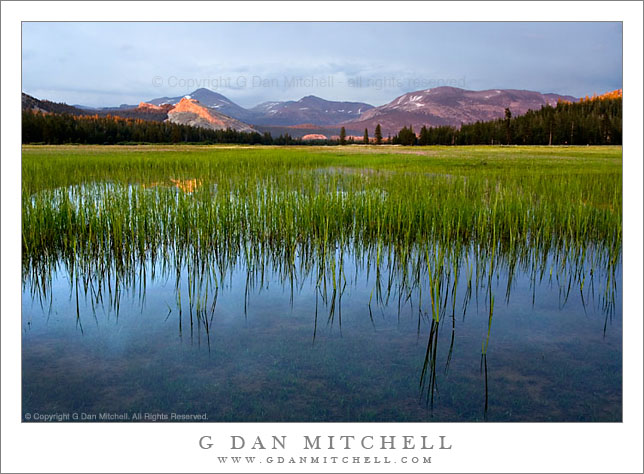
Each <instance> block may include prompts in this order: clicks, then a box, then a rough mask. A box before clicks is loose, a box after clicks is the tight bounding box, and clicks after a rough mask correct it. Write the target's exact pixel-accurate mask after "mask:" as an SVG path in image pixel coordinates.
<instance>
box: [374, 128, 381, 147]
mask: <svg viewBox="0 0 644 474" xmlns="http://www.w3.org/2000/svg"><path fill="white" fill-rule="evenodd" d="M375 135H376V145H382V128H380V124H378V125H376V132H375Z"/></svg>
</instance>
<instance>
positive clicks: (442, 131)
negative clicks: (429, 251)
mask: <svg viewBox="0 0 644 474" xmlns="http://www.w3.org/2000/svg"><path fill="white" fill-rule="evenodd" d="M361 141H362V143H375V144H377V145H379V144H382V143H393V144H400V145H621V143H622V99H621V97H619V98H607V99H596V100H593V99H591V100H582V101H580V102H577V103H569V102H559V103H558V104H557V105H556V106H554V107H553V106H550V105H546V106H543V107H542V108H541V109H540V110H535V111H533V110H531V111H528V112H527V113H525V114H524V115H520V116H517V117H513V116H512V112H511V111H510V110H509V109H506V111H505V116H504V117H503V118H501V119H497V120H490V121H486V122H476V123H471V124H463V125H461V127H460V128H459V127H452V126H440V127H426V126H424V127H422V128H421V129H420V132H419V134H418V135H417V134H416V132H415V131H414V130H413V128H412V127H411V126H409V127H403V128H402V129H401V130H400V131H399V132H398V133H397V134H395V135H394V136H393V137H390V138H387V139H383V136H382V128H381V127H380V125H379V124H378V126H377V127H376V128H375V131H374V140H371V141H370V140H369V132H368V130H367V129H365V131H364V137H363V140H361ZM22 142H23V143H46V144H54V145H57V144H64V143H79V144H101V145H102V144H107V145H110V144H127V143H180V142H183V143H204V144H208V143H213V144H214V143H239V144H252V145H259V144H262V145H319V144H326V145H338V144H339V145H344V144H347V143H357V141H354V140H353V137H350V138H349V139H347V134H346V131H345V128H344V127H342V129H341V130H340V134H339V138H338V139H337V140H334V139H327V140H306V141H305V140H302V139H301V138H296V137H292V136H290V135H289V134H282V135H280V136H279V137H272V136H271V134H270V133H269V132H265V133H259V132H238V131H236V130H232V129H226V130H210V129H206V128H200V127H191V126H188V125H179V124H174V123H170V122H158V121H149V120H141V119H132V118H123V117H118V116H112V115H107V116H98V115H83V116H78V115H72V114H68V113H62V114H54V113H42V112H38V111H33V110H28V109H26V110H23V112H22Z"/></svg>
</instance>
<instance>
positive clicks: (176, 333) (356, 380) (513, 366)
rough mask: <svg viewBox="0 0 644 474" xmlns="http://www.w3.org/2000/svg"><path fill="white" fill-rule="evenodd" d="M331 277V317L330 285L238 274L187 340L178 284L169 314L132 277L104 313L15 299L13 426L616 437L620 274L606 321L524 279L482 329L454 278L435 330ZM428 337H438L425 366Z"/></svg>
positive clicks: (62, 288)
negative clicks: (196, 420)
mask: <svg viewBox="0 0 644 474" xmlns="http://www.w3.org/2000/svg"><path fill="white" fill-rule="evenodd" d="M345 271H346V286H345V287H344V291H343V292H342V295H341V298H340V296H339V294H340V290H341V288H338V291H336V295H335V303H332V300H333V298H332V293H333V290H332V288H331V286H330V281H329V282H328V283H329V286H327V290H326V301H325V298H324V297H323V295H324V291H323V290H322V289H321V287H317V286H316V279H315V278H314V277H312V276H310V275H308V276H300V278H299V279H298V281H296V282H295V283H294V285H293V287H291V284H290V281H288V280H287V281H284V280H283V278H282V277H280V275H279V274H277V273H275V272H270V271H267V272H266V274H265V275H264V281H263V284H262V283H261V282H260V280H259V279H258V280H257V281H254V282H253V281H252V279H251V284H248V282H247V272H246V269H245V268H243V266H241V265H238V266H237V267H235V268H234V269H233V270H232V271H231V272H229V273H228V275H227V276H226V278H225V279H224V280H223V282H220V286H219V289H218V291H217V300H216V306H215V308H214V313H211V312H210V310H211V308H212V301H213V296H214V295H213V289H212V288H211V289H210V290H209V296H208V299H207V302H206V304H207V308H208V310H207V311H206V313H205V315H204V314H203V312H202V314H201V315H200V316H199V317H197V315H196V313H197V308H196V304H194V303H193V316H192V324H191V317H190V303H189V298H188V284H189V282H188V277H187V274H186V273H187V272H184V274H182V277H181V280H180V281H181V289H182V291H181V304H180V305H179V304H178V302H177V294H176V291H175V278H174V273H172V275H170V276H168V275H166V276H165V277H163V276H162V275H157V276H156V278H155V279H154V280H152V278H151V277H150V276H149V275H146V277H145V283H146V284H145V287H143V286H140V283H142V282H141V281H137V282H135V283H134V284H133V285H131V286H128V285H126V286H125V291H123V293H122V294H121V295H120V298H119V309H118V311H117V310H116V308H115V307H114V305H113V304H111V303H109V302H108V300H109V298H108V296H107V295H103V296H104V297H103V302H102V303H100V302H99V303H96V302H95V303H94V304H92V297H91V295H92V291H91V289H90V290H89V291H88V295H86V294H85V291H84V289H83V287H82V285H80V288H79V293H78V310H77V300H76V289H75V288H76V287H75V285H74V284H71V283H70V279H69V275H68V274H67V273H66V272H65V270H63V269H59V270H58V272H55V273H54V276H53V279H52V282H51V283H52V286H51V288H48V291H47V292H46V295H45V298H46V299H45V300H43V301H42V303H41V301H40V299H39V298H38V297H34V295H33V294H32V292H31V290H32V287H31V285H30V284H29V283H25V285H24V291H23V309H22V328H23V335H22V374H23V380H22V398H23V407H22V411H23V419H25V420H27V418H29V420H30V421H33V420H34V414H38V415H43V414H70V416H71V414H77V415H78V416H80V414H83V415H82V416H83V417H84V418H85V419H89V420H90V421H96V419H98V415H99V414H102V413H118V414H124V415H125V416H126V421H137V420H133V417H135V415H136V414H143V415H144V416H145V414H146V413H148V414H164V415H170V414H172V413H176V414H188V415H190V414H194V415H197V414H198V415H199V416H202V417H204V418H205V419H206V420H207V421H262V422H280V421H297V422H314V421H344V422H362V421H418V422H420V421H423V422H425V421H450V422H457V421H463V422H469V421H486V420H487V421H492V422H495V421H504V422H505V421H604V422H605V421H613V422H614V421H621V418H622V310H621V308H622V302H621V268H620V269H618V271H617V272H616V276H617V280H616V284H615V288H616V291H615V293H614V295H613V297H614V301H613V303H614V305H613V306H612V310H611V311H606V309H605V308H604V307H603V306H602V291H603V289H602V288H601V285H599V284H597V285H595V287H594V288H592V289H591V287H590V285H589V284H588V282H587V283H586V284H585V286H584V294H583V297H584V298H583V302H582V294H581V292H580V288H579V285H578V284H577V285H576V286H575V285H574V284H573V285H572V289H571V290H570V292H569V295H568V297H567V299H566V298H565V297H564V296H562V294H565V291H564V293H562V288H563V289H564V290H565V289H566V284H565V282H561V281H559V282H558V281H556V279H547V278H546V279H544V280H543V281H541V282H536V283H535V284H534V285H531V283H530V279H529V277H528V275H526V274H525V273H522V272H518V273H517V274H516V275H515V278H514V280H513V283H512V285H511V292H510V296H509V300H508V301H506V298H505V296H506V287H507V279H506V278H507V277H506V276H505V275H504V274H503V271H499V274H498V278H497V277H495V278H494V279H493V280H492V292H493V294H494V296H495V299H494V301H495V303H494V308H493V309H494V311H493V317H492V320H491V324H490V323H489V321H490V319H489V301H488V297H487V294H488V293H487V290H486V289H479V291H478V292H477V291H476V289H474V290H473V291H472V294H471V297H470V299H469V302H468V303H467V305H466V306H465V307H464V302H465V301H466V285H465V284H464V282H463V281H462V278H461V280H459V284H458V286H457V289H456V291H455V293H454V295H455V296H454V297H453V298H454V300H453V301H454V303H452V294H451V288H448V289H447V290H446V291H447V299H446V301H447V304H446V305H445V311H444V314H441V315H440V320H439V322H438V324H437V325H436V323H432V316H431V304H430V302H429V292H428V290H426V288H425V289H424V290H423V291H424V293H423V294H422V298H421V295H419V292H418V290H417V289H416V290H414V291H413V292H412V294H411V296H410V297H409V299H407V295H406V294H403V295H402V297H401V299H400V303H399V298H398V293H397V291H396V285H395V282H394V285H393V287H392V291H391V294H390V295H389V299H388V301H387V299H386V295H384V296H382V298H378V297H377V296H374V295H375V290H374V288H375V285H376V283H375V275H374V272H373V271H372V272H370V273H369V276H368V277H367V273H366V271H365V267H356V266H352V265H347V268H346V270H345ZM598 275H599V272H597V271H596V272H595V277H596V278H597V280H598V281H599V280H600V278H599V276H598ZM383 279H384V280H385V282H386V280H387V275H385V276H384V278H383ZM587 281H588V280H587ZM425 283H426V282H424V283H423V285H424V284H425ZM421 286H422V285H421ZM477 293H478V294H477ZM444 297H445V291H443V293H441V298H444ZM533 299H534V303H533ZM370 301H371V305H369V302H370ZM419 301H420V310H419ZM179 308H181V311H179ZM316 308H317V310H316ZM452 308H454V309H452ZM179 313H181V314H179ZM205 319H207V321H208V324H207V325H206V324H205ZM488 324H490V336H489V341H488V342H487V351H486V354H485V357H483V355H482V352H484V347H485V344H486V340H487V333H488ZM432 325H434V330H436V328H437V330H438V336H437V338H436V341H435V342H432V345H431V347H430V349H431V350H430V354H429V356H428V355H427V354H428V342H429V341H430V335H431V334H433V333H432ZM434 348H435V353H434ZM426 360H427V365H426V369H427V370H425V375H424V376H423V372H424V370H423V367H424V366H425V362H426ZM421 378H422V383H421ZM432 382H434V383H433V384H432ZM87 415H89V416H87ZM94 415H96V417H97V418H96V419H93V418H92V416H94ZM37 418H38V417H37ZM39 419H42V418H39ZM149 419H150V418H149V417H148V419H144V420H142V421H149ZM63 421H66V419H65V420H63ZM70 421H73V420H71V418H70ZM162 421H172V420H168V419H164V420H162Z"/></svg>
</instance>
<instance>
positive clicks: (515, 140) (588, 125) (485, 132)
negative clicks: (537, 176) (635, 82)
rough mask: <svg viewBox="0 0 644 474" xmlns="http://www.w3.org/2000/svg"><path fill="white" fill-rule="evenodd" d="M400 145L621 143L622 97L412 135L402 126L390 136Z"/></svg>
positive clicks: (507, 112)
mask: <svg viewBox="0 0 644 474" xmlns="http://www.w3.org/2000/svg"><path fill="white" fill-rule="evenodd" d="M391 142H392V143H394V144H400V145H621V144H622V99H621V97H619V98H602V99H597V100H582V101H580V102H576V103H570V102H559V103H557V105H556V106H554V107H553V106H550V105H545V106H543V107H542V108H541V109H540V110H529V111H528V112H526V113H525V114H523V115H520V116H517V117H513V116H512V112H511V110H510V109H505V116H504V117H503V118H500V119H497V120H490V121H486V122H475V123H471V124H463V125H461V127H460V128H457V127H451V126H441V127H422V128H421V129H420V133H419V134H418V135H416V133H415V132H414V131H413V129H412V127H411V126H410V127H403V128H402V129H401V130H400V131H399V132H398V133H397V134H396V135H394V136H393V137H392V139H391Z"/></svg>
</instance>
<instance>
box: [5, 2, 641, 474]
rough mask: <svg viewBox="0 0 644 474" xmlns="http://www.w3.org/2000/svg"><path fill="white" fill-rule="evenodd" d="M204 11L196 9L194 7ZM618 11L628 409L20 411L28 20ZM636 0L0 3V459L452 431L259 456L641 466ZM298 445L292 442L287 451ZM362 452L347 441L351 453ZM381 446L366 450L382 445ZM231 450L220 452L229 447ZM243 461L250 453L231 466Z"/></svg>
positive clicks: (598, 16) (38, 466) (452, 465)
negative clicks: (255, 413) (32, 414)
mask: <svg viewBox="0 0 644 474" xmlns="http://www.w3.org/2000/svg"><path fill="white" fill-rule="evenodd" d="M197 12H198V13H197ZM346 19H351V20H379V21H408V20H413V21H421V20H434V21H437V20H442V21H446V20H450V21H486V20H487V21H492V20H494V21H516V20H524V21H565V20H568V21H623V22H624V29H623V32H624V94H625V95H624V97H625V103H624V157H623V160H624V256H625V257H624V312H623V316H624V373H625V377H624V422H623V423H614V424H547V423H546V424H529V423H522V424H484V423H481V424H447V423H441V424H439V423H432V424H422V423H418V424H403V423H398V424H218V425H214V424H209V425H190V424H174V425H167V424H163V425H161V424H157V425H151V424H146V425H138V424H137V425H132V424H129V425H118V424H109V425H97V424H83V425H74V424H21V423H20V403H21V401H20V371H19V364H18V363H17V362H18V361H19V360H20V358H21V355H20V340H19V338H18V337H17V335H18V334H19V333H20V294H21V289H20V276H19V273H20V268H21V264H20V229H19V225H20V224H19V223H20V207H19V203H20V94H19V92H20V73H19V72H20V70H21V51H20V29H21V25H20V22H21V21H22V20H29V21H34V20H43V21H44V20H50V21H53V20H60V21H63V20H77V21H83V20H101V21H123V20H140V21H150V20H166V21H181V20H203V21H205V20H216V21H225V20H240V21H241V20H244V21H268V20H293V21H295V20H316V21H324V20H328V21H337V20H346ZM642 56H643V54H642V3H640V2H588V3H586V2H566V3H563V2H550V3H546V2H544V3H538V2H529V3H528V2H526V3H510V2H491V3H484V2H467V3H465V2H463V3H457V4H451V3H445V2H441V3H431V4H428V3H419V2H410V3H402V2H395V4H394V3H366V2H364V3H363V2H351V3H341V4H340V3H323V2H311V3H307V4H302V3H300V2H297V3H296V2H282V3H268V2H252V3H251V2H248V3H244V4H243V5H240V4H235V3H231V2H226V3H218V4H212V3H205V2H203V3H202V2H180V4H179V3H170V2H154V3H152V2H136V3H125V2H123V3H117V4H110V3H109V2H97V3H92V4H89V3H81V2H60V3H54V2H33V3H19V2H3V3H2V100H1V107H2V140H1V146H2V148H1V151H2V153H1V156H2V158H1V165H2V188H1V193H2V260H1V262H2V299H1V305H2V306H1V308H2V318H1V319H2V417H1V422H2V456H1V460H2V472H87V471H94V472H137V471H138V472H184V471H186V472H217V471H223V470H226V471H230V470H231V469H234V468H235V466H233V465H229V464H227V465H225V466H222V465H219V464H217V463H216V462H215V459H214V458H215V456H216V455H217V454H219V455H221V454H222V452H221V451H219V452H212V451H202V450H199V449H198V447H197V441H198V439H199V437H200V436H201V435H204V434H212V435H214V439H215V441H216V442H218V441H219V440H220V439H221V437H222V436H224V435H225V436H229V435H233V434H241V435H246V436H247V437H252V436H255V435H283V434H284V435H286V434H287V435H289V439H292V440H299V439H300V437H301V436H302V435H304V434H314V435H324V434H335V435H338V436H339V435H342V434H352V435H356V436H358V435H360V434H372V435H373V434H376V435H380V434H382V435H394V434H395V435H403V434H417V435H420V434H427V435H438V434H442V435H447V436H448V437H449V439H450V441H451V442H452V444H453V445H454V448H453V450H452V451H445V452H436V453H434V455H433V458H434V460H433V464H431V465H422V464H418V465H412V464H407V465H404V466H403V465H375V464H370V465H365V464H359V465H351V464H347V465H341V464H340V465H331V464H327V465H324V464H320V465H317V469H312V467H315V466H311V465H298V464H296V465H287V464H281V465H280V464H272V465H267V464H262V465H258V466H255V469H257V468H259V469H260V470H261V471H262V472H292V471H295V472H296V471H303V470H307V471H310V472H328V471H336V470H341V471H347V470H352V471H355V472H392V471H394V470H399V471H400V470H405V471H407V472H414V471H421V470H422V471H425V472H427V471H439V472H642V314H643V309H642V287H643V284H642V161H643V159H642V157H643V156H644V154H643V152H642V128H643V126H642ZM289 453H292V454H294V455H297V454H298V453H297V452H296V451H289ZM364 454H365V453H358V452H355V453H354V452H352V453H351V455H364ZM379 454H382V453H372V455H379ZM224 455H225V454H224ZM236 467H237V470H238V471H245V472H249V471H251V469H253V466H252V465H244V464H240V465H237V466H236Z"/></svg>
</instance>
